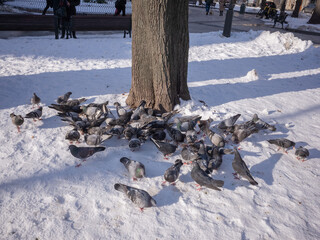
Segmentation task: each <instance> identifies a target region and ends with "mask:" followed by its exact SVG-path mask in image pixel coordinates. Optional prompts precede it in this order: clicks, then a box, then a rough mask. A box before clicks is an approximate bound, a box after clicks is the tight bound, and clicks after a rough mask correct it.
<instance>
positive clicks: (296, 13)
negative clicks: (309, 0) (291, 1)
mask: <svg viewBox="0 0 320 240" xmlns="http://www.w3.org/2000/svg"><path fill="white" fill-rule="evenodd" d="M301 4H302V0H296V6H295V7H294V10H293V12H292V15H291V17H294V18H297V17H299V12H300V7H301Z"/></svg>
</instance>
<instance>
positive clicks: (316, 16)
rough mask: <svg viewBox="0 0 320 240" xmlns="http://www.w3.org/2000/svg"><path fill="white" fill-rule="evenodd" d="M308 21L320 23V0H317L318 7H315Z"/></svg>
mask: <svg viewBox="0 0 320 240" xmlns="http://www.w3.org/2000/svg"><path fill="white" fill-rule="evenodd" d="M308 23H311V24H320V0H317V3H316V7H315V8H314V11H313V13H312V16H311V18H310V20H309V21H308Z"/></svg>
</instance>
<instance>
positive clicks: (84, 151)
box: [69, 145, 106, 167]
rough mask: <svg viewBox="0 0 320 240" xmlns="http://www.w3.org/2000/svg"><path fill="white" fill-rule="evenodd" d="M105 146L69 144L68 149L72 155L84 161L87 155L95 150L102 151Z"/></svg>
mask: <svg viewBox="0 0 320 240" xmlns="http://www.w3.org/2000/svg"><path fill="white" fill-rule="evenodd" d="M105 149H106V148H105V147H77V146H75V145H69V150H70V152H71V154H72V156H74V157H76V158H79V159H81V160H83V161H85V160H86V159H87V158H88V157H91V156H92V155H93V154H95V153H97V152H101V151H104V150H105ZM80 166H81V163H80V164H78V165H77V166H76V167H80Z"/></svg>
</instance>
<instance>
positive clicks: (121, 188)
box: [114, 183, 128, 194]
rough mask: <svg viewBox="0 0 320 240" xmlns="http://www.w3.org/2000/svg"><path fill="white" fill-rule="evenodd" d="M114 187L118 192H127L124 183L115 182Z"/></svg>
mask: <svg viewBox="0 0 320 240" xmlns="http://www.w3.org/2000/svg"><path fill="white" fill-rule="evenodd" d="M114 189H115V190H117V191H119V192H123V193H125V194H127V191H128V189H127V186H126V185H124V184H121V183H116V184H115V185H114Z"/></svg>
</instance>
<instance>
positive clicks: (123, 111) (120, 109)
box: [114, 102, 131, 118]
mask: <svg viewBox="0 0 320 240" xmlns="http://www.w3.org/2000/svg"><path fill="white" fill-rule="evenodd" d="M114 106H115V107H116V110H117V114H118V117H121V116H123V115H125V114H126V113H127V110H126V109H125V108H124V107H122V106H121V104H120V103H118V102H115V103H114ZM130 118H131V116H130Z"/></svg>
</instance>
